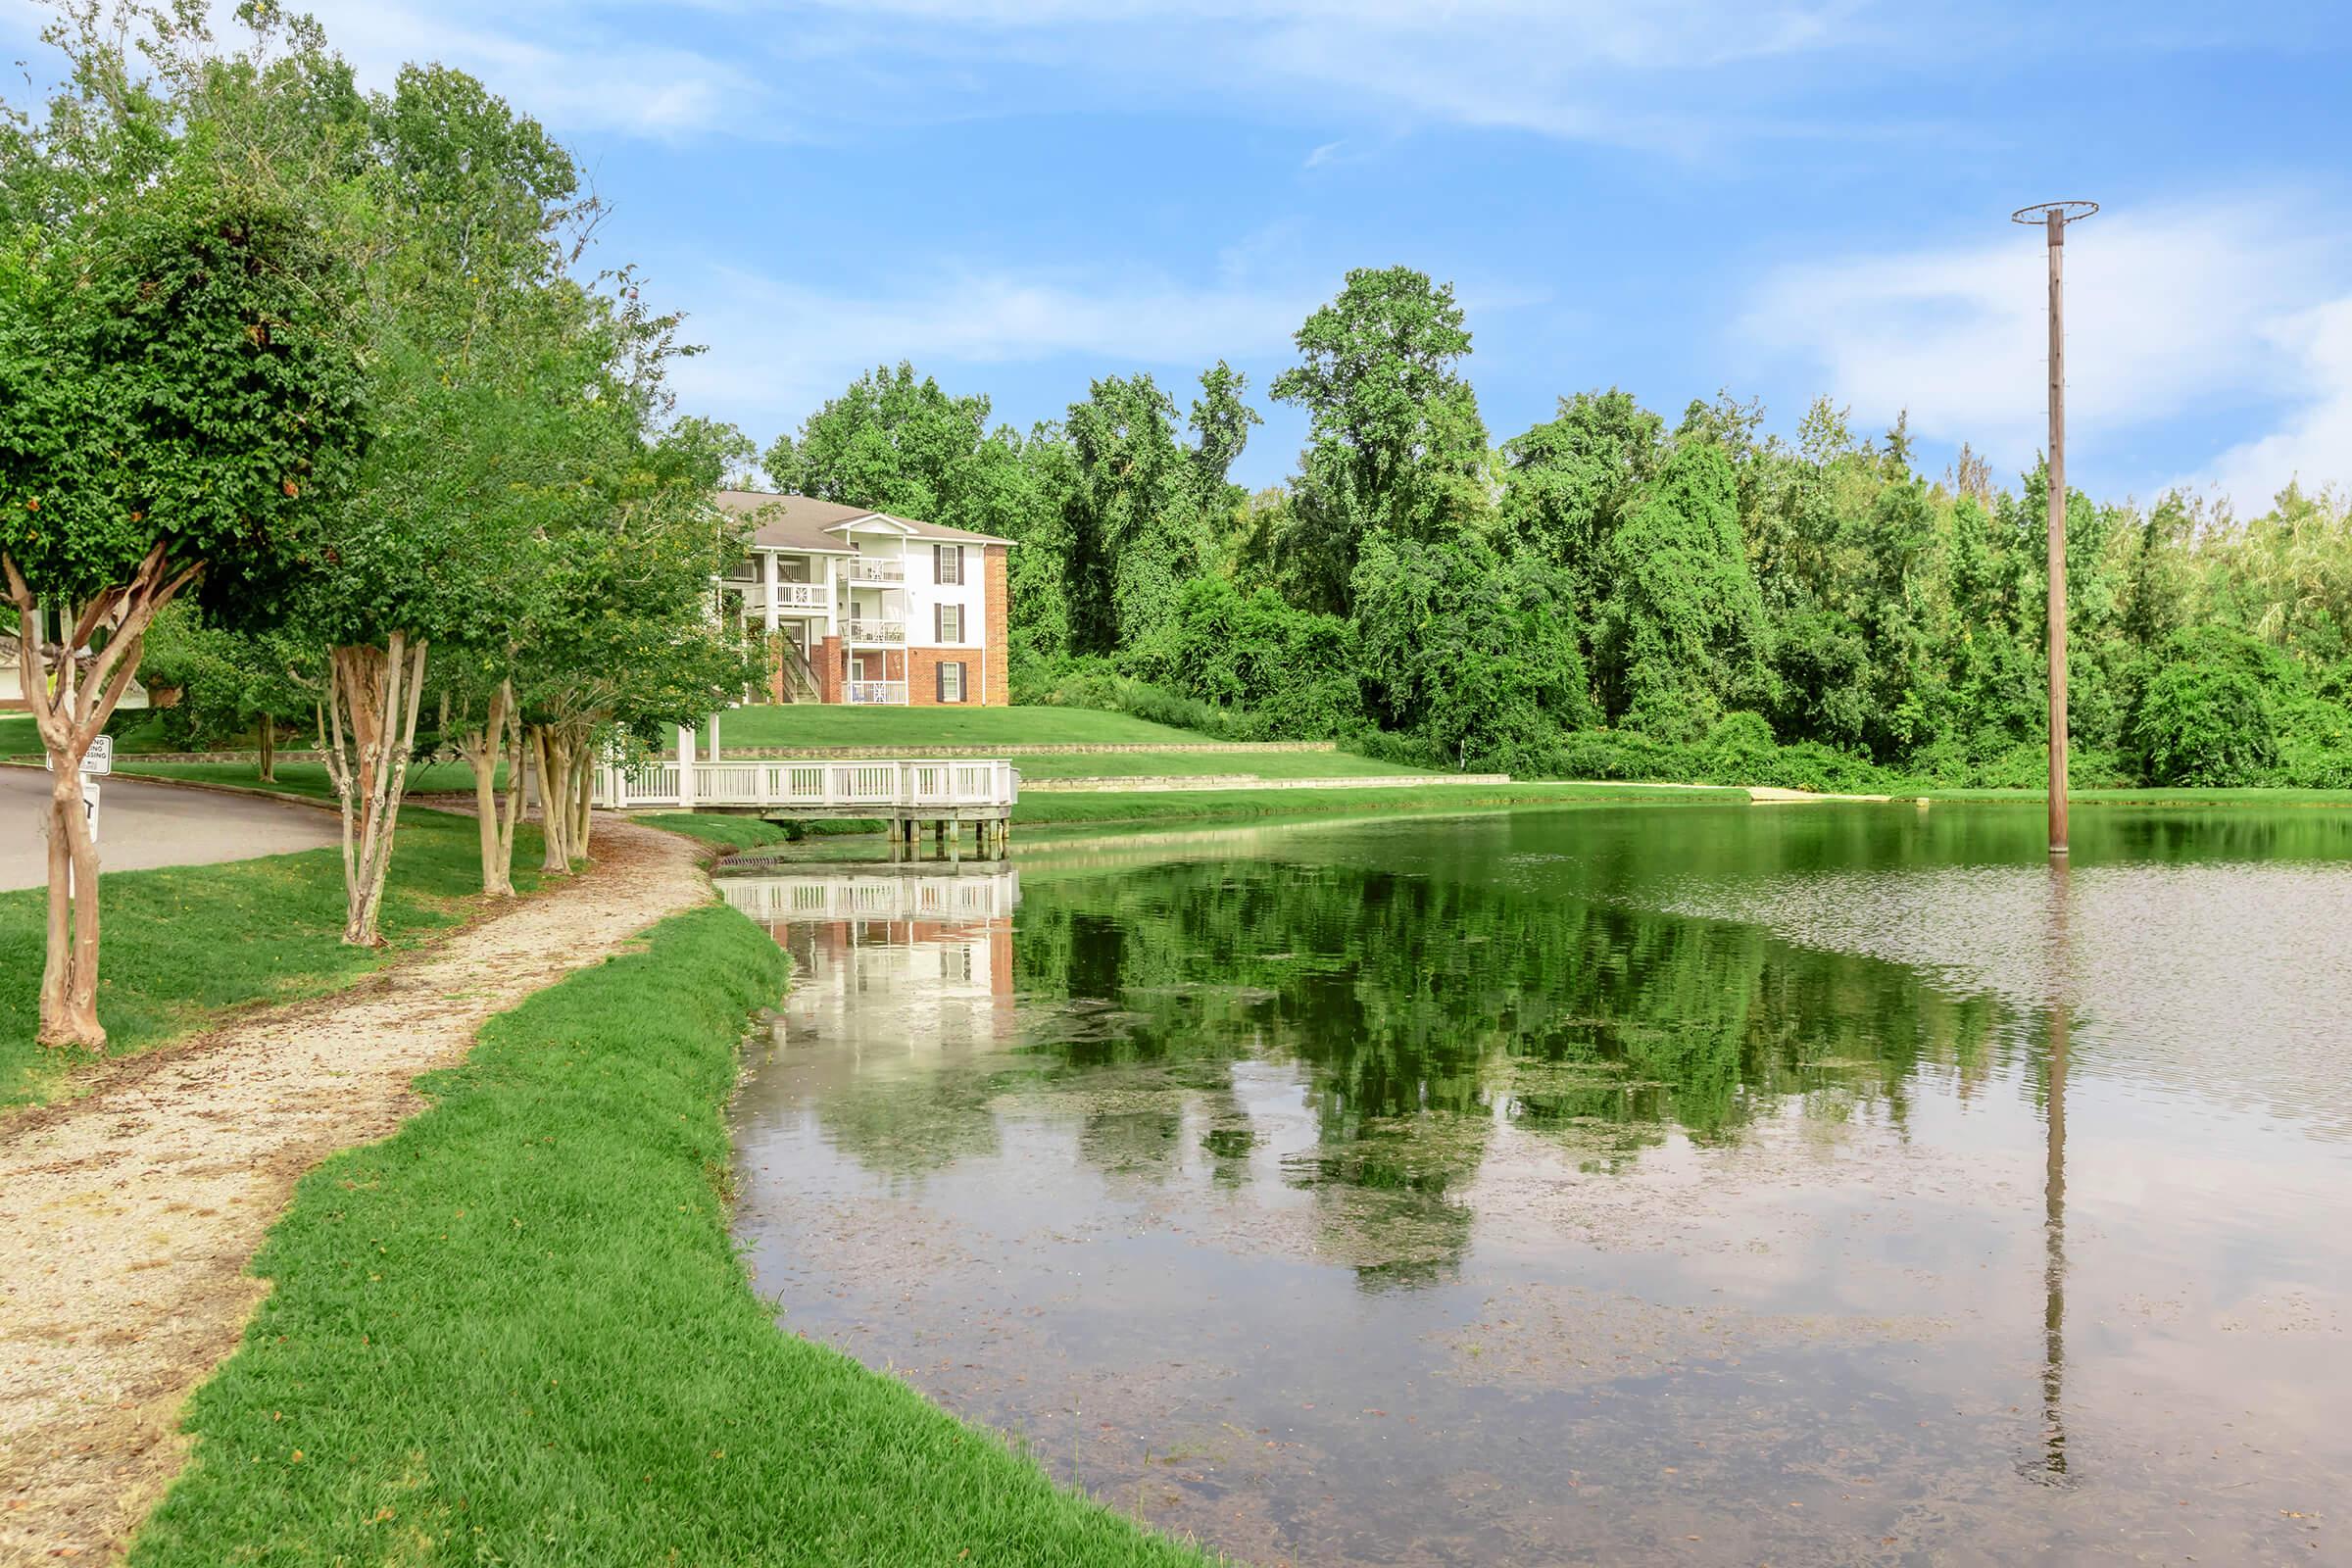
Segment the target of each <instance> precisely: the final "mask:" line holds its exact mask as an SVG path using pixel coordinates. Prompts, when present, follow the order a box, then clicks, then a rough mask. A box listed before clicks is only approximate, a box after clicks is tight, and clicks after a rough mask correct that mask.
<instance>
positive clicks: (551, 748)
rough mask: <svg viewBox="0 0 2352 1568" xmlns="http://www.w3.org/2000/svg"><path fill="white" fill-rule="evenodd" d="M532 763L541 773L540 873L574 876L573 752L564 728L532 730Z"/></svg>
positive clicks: (542, 726)
mask: <svg viewBox="0 0 2352 1568" xmlns="http://www.w3.org/2000/svg"><path fill="white" fill-rule="evenodd" d="M531 753H532V760H533V761H535V762H536V763H537V764H538V770H539V837H540V841H541V848H542V850H543V852H544V853H543V854H542V855H541V856H540V858H539V869H540V870H542V871H545V872H547V873H548V874H549V875H551V876H567V875H569V874H570V872H571V827H572V812H571V748H570V743H569V741H568V740H567V739H566V737H565V735H564V726H562V725H560V724H534V725H532V726H531Z"/></svg>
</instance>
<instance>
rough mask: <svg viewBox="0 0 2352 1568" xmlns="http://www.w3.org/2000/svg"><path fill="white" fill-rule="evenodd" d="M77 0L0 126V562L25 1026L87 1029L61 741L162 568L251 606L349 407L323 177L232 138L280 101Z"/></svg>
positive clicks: (84, 722) (318, 486)
mask: <svg viewBox="0 0 2352 1568" xmlns="http://www.w3.org/2000/svg"><path fill="white" fill-rule="evenodd" d="M73 20H74V21H75V22H77V23H78V24H79V29H78V30H76V28H75V27H74V26H73V25H67V26H64V27H61V28H58V29H53V32H52V36H53V38H54V39H55V40H56V41H58V42H60V43H61V44H62V45H63V46H64V47H65V49H66V52H67V56H68V59H69V62H70V63H71V66H72V84H71V85H70V86H69V87H68V88H67V89H66V91H65V92H64V93H63V94H61V96H60V97H59V98H58V99H56V100H55V101H54V102H52V103H51V104H50V105H49V106H48V109H47V112H46V114H45V116H44V117H42V118H41V119H40V120H39V121H37V122H35V121H33V120H31V119H30V118H29V117H28V118H27V119H26V121H25V123H23V124H22V125H21V126H19V127H18V129H17V130H16V131H15V132H14V133H12V134H11V135H10V136H9V137H8V138H7V139H6V141H5V143H0V158H4V161H5V169H6V172H5V174H4V175H0V187H5V190H6V193H7V194H6V197H5V200H6V211H7V216H8V218H9V227H8V229H7V231H6V233H5V235H0V578H4V579H5V585H6V589H7V593H8V597H9V601H10V603H11V604H12V605H13V606H14V607H15V609H16V612H17V620H18V627H17V631H18V658H19V662H20V665H21V679H22V680H23V683H24V689H25V692H26V693H27V695H28V697H29V698H30V700H31V707H32V711H33V716H34V719H35V723H36V726H37V728H38V730H39V732H40V735H41V743H42V746H43V748H44V750H45V751H46V752H47V754H48V758H49V761H50V765H51V767H52V769H53V770H54V774H55V779H56V784H55V788H54V790H53V792H52V796H51V802H50V809H49V815H48V823H47V829H48V835H49V921H48V956H47V960H46V964H45V966H44V969H43V973H42V984H41V1022H40V1036H41V1038H42V1040H44V1041H45V1042H47V1043H49V1044H52V1045H78V1046H85V1047H89V1048H92V1049H95V1048H98V1047H100V1046H102V1045H103V1044H104V1041H105V1038H106V1034H105V1030H104V1029H103V1028H102V1027H101V1026H100V1024H99V1020H98V1016H97V1005H96V999H97V984H98V941H99V909H98V885H99V884H98V858H97V853H96V847H95V845H94V844H93V843H92V842H91V839H90V835H89V832H88V828H87V824H86V823H85V821H84V819H83V814H82V809H81V801H80V795H79V787H78V784H77V777H76V776H77V771H78V768H79V766H80V763H81V760H82V758H83V757H84V755H85V754H86V753H87V751H88V749H89V746H90V743H91V741H92V740H93V739H94V738H95V737H96V735H97V734H98V732H99V730H100V729H101V728H102V727H103V726H104V724H105V723H106V720H107V718H108V717H109V716H110V715H111V714H112V713H113V711H114V710H115V707H116V705H117V704H118V703H119V702H120V701H121V699H122V696H123V692H124V690H125V689H126V688H127V687H128V686H129V683H130V681H131V679H132V677H133V676H134V675H135V674H136V673H137V671H138V667H139V661H140V656H141V654H142V652H143V649H144V645H145V638H146V634H147V632H148V629H149V628H150V626H151V625H152V624H153V622H154V619H155V616H156V615H157V614H158V613H160V612H161V611H162V610H163V609H164V608H165V607H166V606H167V605H169V604H170V603H171V602H172V600H173V599H174V598H175V597H177V596H178V595H179V594H180V593H181V592H182V591H183V590H185V589H188V588H189V587H190V586H191V585H194V586H195V587H196V589H197V591H198V592H199V593H200V594H201V595H202V596H203V597H204V598H205V599H206V600H207V601H208V602H210V603H211V604H212V605H213V606H214V607H215V608H216V609H217V610H218V611H219V612H220V613H222V614H224V615H229V616H258V615H263V614H266V613H268V612H269V610H270V607H271V591H272V585H273V584H275V583H276V582H277V581H278V580H280V579H281V578H282V576H283V575H284V573H285V571H286V570H287V568H288V567H289V566H290V565H292V564H294V563H296V562H297V561H299V560H300V559H301V558H302V557H303V556H304V555H305V554H306V553H308V552H310V551H313V550H316V549H317V548H319V544H318V532H317V529H318V525H319V521H320V519H321V517H322V515H324V514H326V513H327V512H329V511H330V510H331V509H332V508H333V507H334V506H335V505H336V503H337V500H338V497H339V495H340V494H341V493H342V491H343V490H344V489H345V487H346V486H347V485H348V483H349V481H350V478H351V475H352V471H353V468H354V466H355V465H356V463H357V462H358V460H359V458H360V455H361V454H362V452H363V451H364V449H365V447H366V444H367V436H368V420H367V417H366V413H365V411H364V406H363V401H362V392H363V385H362V380H361V377H360V375H359V373H358V369H357V365H356V361H355V356H354V349H353V344H352V341H351V339H350V337H349V335H348V333H347V330H346V312H347V308H348V302H349V300H350V299H351V297H352V293H353V285H354V280H353V276H352V273H351V270H350V269H349V268H348V267H347V266H346V265H345V262H344V259H343V258H342V257H341V256H340V255H339V254H338V253H337V251H336V249H335V248H334V246H333V245H332V243H331V242H330V240H329V237H328V234H327V231H326V229H325V227H324V225H323V223H322V221H321V218H320V213H319V197H320V195H321V194H322V193H319V192H317V191H315V190H310V189H305V188H302V187H300V186H296V187H292V188H288V187H287V186H286V185H285V184H283V183H282V182H281V181H279V180H278V179H276V178H275V177H274V172H273V171H272V170H271V169H270V166H269V165H268V163H267V162H266V161H265V160H260V159H256V158H254V157H250V156H248V154H249V153H251V152H252V150H253V148H252V143H251V141H250V139H249V138H248V137H247V135H246V134H245V133H246V131H247V130H248V129H249V128H250V126H251V125H252V124H254V123H266V122H267V121H268V120H269V118H270V115H271V114H272V113H275V112H278V111H280V110H282V109H283V107H284V106H283V105H282V104H275V103H272V102H270V101H269V94H270V84H269V83H268V82H262V83H259V84H257V83H256V82H255V81H253V79H252V78H251V77H250V76H247V77H238V78H232V79H230V80H228V81H227V82H225V83H222V82H220V81H207V80H204V79H202V78H200V77H197V76H195V75H193V74H191V73H185V72H183V71H181V70H179V69H178V66H179V62H178V61H177V60H176V58H175V57H172V56H170V55H168V54H165V53H164V52H163V51H162V50H160V49H159V50H158V51H157V56H156V58H157V59H158V60H159V61H160V62H161V69H159V70H158V71H157V72H156V73H153V74H152V75H150V76H148V77H147V78H145V79H144V80H143V81H142V80H140V79H136V78H134V76H133V73H131V71H130V70H129V67H128V62H127V60H126V58H125V56H124V53H123V50H124V48H125V46H126V45H125V42H124V40H123V36H122V35H120V34H116V33H113V32H111V31H103V30H102V29H101V25H100V22H99V19H98V18H97V17H96V16H95V15H94V14H76V16H75V18H74V19H73ZM200 89H201V90H200ZM232 93H236V94H242V95H243V101H241V102H238V103H236V104H235V105H234V107H235V108H236V110H237V111H238V114H237V115H235V116H231V115H229V114H227V113H225V112H224V109H223V105H224V101H226V100H228V99H229V98H230V97H231V95H232ZM257 98H258V99H261V100H262V101H260V102H255V101H254V100H255V99H257ZM69 882H71V884H72V886H73V894H72V895H71V896H70V895H69V893H68V885H69Z"/></svg>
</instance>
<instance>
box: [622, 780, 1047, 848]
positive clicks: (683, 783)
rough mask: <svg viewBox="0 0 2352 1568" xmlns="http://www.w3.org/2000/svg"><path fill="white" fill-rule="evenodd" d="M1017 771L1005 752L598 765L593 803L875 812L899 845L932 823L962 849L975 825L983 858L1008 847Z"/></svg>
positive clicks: (791, 817)
mask: <svg viewBox="0 0 2352 1568" xmlns="http://www.w3.org/2000/svg"><path fill="white" fill-rule="evenodd" d="M1020 788H1021V775H1020V770H1019V769H1018V768H1016V767H1014V766H1013V765H1012V764H1011V763H1010V762H1007V761H1005V760H1001V759H992V760H978V759H972V758H961V757H940V758H895V757H894V758H865V759H858V760H830V759H828V760H821V761H820V760H810V759H803V760H768V759H748V760H719V761H698V760H693V759H692V758H691V757H688V758H686V759H684V760H660V761H650V762H642V763H639V764H638V765H636V766H634V767H621V766H607V767H600V768H598V769H597V770H596V777H595V784H594V795H593V797H592V800H593V803H594V804H595V805H597V806H600V807H604V808H606V809H610V810H616V811H639V810H655V809H667V810H680V811H726V812H736V813H742V814H747V815H758V816H764V817H773V818H777V819H781V820H786V821H796V822H824V821H865V820H869V819H870V820H879V821H881V822H883V823H885V824H887V825H888V827H889V830H890V840H891V843H892V845H893V846H894V847H895V846H907V847H912V846H914V845H916V844H918V843H920V841H921V835H922V830H923V828H924V827H925V826H926V825H928V826H929V827H930V828H931V831H932V834H933V837H934V839H935V840H936V841H937V842H938V844H939V845H940V846H941V848H943V849H949V850H951V851H952V852H953V853H958V854H959V853H960V848H961V840H962V827H963V824H965V823H967V822H968V823H971V824H972V827H973V834H974V838H975V841H976V848H977V851H978V853H979V855H980V857H981V858H993V857H995V856H999V855H1002V854H1003V853H1004V852H1005V841H1006V839H1007V837H1008V836H1009V833H1010V829H1011V823H1012V808H1013V805H1014V803H1015V802H1016V801H1018V800H1019V798H1020Z"/></svg>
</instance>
